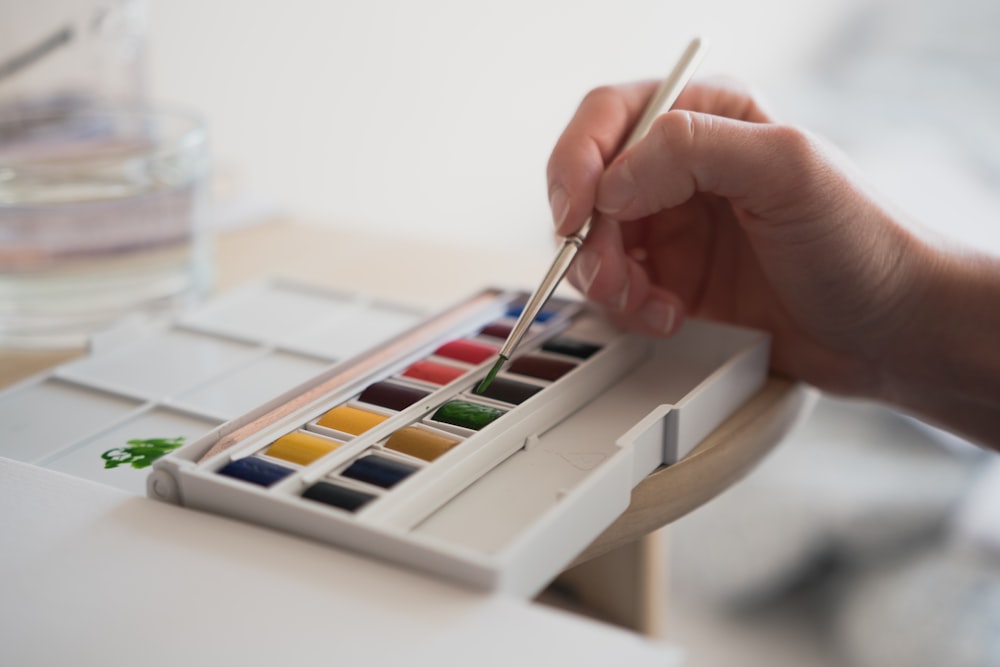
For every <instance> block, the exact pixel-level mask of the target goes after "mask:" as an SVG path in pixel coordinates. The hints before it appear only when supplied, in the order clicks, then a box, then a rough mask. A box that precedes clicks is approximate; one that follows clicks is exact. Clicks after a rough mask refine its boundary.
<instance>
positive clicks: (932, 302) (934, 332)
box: [878, 245, 1000, 445]
mask: <svg viewBox="0 0 1000 667" xmlns="http://www.w3.org/2000/svg"><path fill="white" fill-rule="evenodd" d="M917 261H918V263H919V266H920V267H921V268H920V270H919V271H917V272H915V277H914V282H913V284H912V285H911V286H910V287H909V289H908V295H907V299H908V301H909V304H908V306H907V308H908V309H910V310H911V311H912V313H911V316H910V317H905V318H902V321H903V322H904V323H905V326H904V327H902V328H900V329H898V330H897V331H895V332H894V335H893V340H892V341H887V343H886V344H885V348H884V360H885V363H884V365H883V378H882V379H883V382H882V385H881V388H882V392H881V395H880V396H879V397H878V398H880V399H882V400H884V401H885V402H887V403H890V404H893V405H896V406H897V407H900V408H902V409H904V410H906V411H909V412H913V413H916V414H917V415H919V416H922V417H924V418H926V419H928V421H931V422H936V423H938V424H940V425H942V426H944V427H946V428H949V429H951V430H954V431H958V432H962V433H964V434H965V435H967V436H969V437H972V438H973V439H978V440H980V441H986V442H992V443H993V444H994V445H995V444H996V442H997V438H998V436H997V435H996V434H997V433H1000V260H998V259H997V258H995V257H989V256H985V255H980V254H975V253H971V252H968V251H959V250H952V249H944V248H941V247H932V246H929V245H923V248H922V250H921V251H920V253H918V256H917ZM991 436H992V437H991Z"/></svg>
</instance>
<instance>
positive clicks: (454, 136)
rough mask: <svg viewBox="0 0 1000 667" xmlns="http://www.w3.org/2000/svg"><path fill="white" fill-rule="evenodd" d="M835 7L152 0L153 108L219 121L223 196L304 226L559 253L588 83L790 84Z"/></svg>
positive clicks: (840, 8) (837, 16) (764, 1)
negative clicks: (254, 201)
mask: <svg viewBox="0 0 1000 667" xmlns="http://www.w3.org/2000/svg"><path fill="white" fill-rule="evenodd" d="M853 4H854V3H853V1H852V2H847V3H845V2H837V1H836V0H814V1H812V2H800V1H797V0H758V1H757V2H753V3H748V2H741V1H739V0H707V1H703V2H698V3H689V2H688V3H682V2H676V1H673V2H664V1H657V0H618V1H615V2H592V1H590V2H583V1H580V2H573V1H570V0H553V1H547V2H542V1H539V0H507V1H506V2H503V3H481V2H479V3H477V2H468V1H461V0H423V1H421V2H407V1H405V0H386V1H382V2H370V1H365V0H346V1H339V2H318V1H311V0H280V1H279V0H256V1H254V2H244V1H240V0H213V1H210V2H206V1H204V0H152V2H151V12H150V19H151V21H150V27H151V32H150V42H149V46H150V51H149V58H150V77H151V78H150V81H151V84H152V92H153V94H154V96H155V97H156V98H158V99H161V100H165V101H169V102H171V103H177V104H181V105H184V106H188V107H193V108H195V109H199V110H200V111H202V112H203V113H204V114H205V115H206V116H207V118H208V120H209V121H210V123H211V129H212V135H213V138H214V145H215V152H216V156H217V161H218V167H219V176H220V179H221V181H222V184H223V186H224V190H225V192H226V193H228V194H233V193H236V194H238V195H239V194H252V195H253V196H255V197H266V198H271V199H272V200H273V201H276V202H278V203H280V204H281V205H282V206H283V207H286V208H287V210H288V211H289V212H290V214H291V215H292V216H294V217H296V218H299V219H305V220H310V221H316V222H320V223H323V224H335V225H350V226H359V227H363V228H365V229H368V230H371V231H374V232H376V233H386V234H391V235H397V236H418V237H429V238H434V239H440V240H448V241H455V242H458V243H474V244H495V243H502V244H506V245H512V246H519V247H520V246H523V245H524V244H543V243H547V242H548V239H549V226H548V207H547V202H546V187H545V177H544V172H545V163H546V160H547V157H548V153H549V150H550V149H551V147H552V145H553V143H554V141H555V140H556V138H557V136H558V134H559V132H560V131H561V129H562V127H563V126H564V124H565V123H566V121H567V120H568V118H569V116H570V114H571V113H572V112H573V110H574V109H575V107H576V105H577V103H578V102H579V100H580V98H581V97H582V96H583V94H584V93H585V92H586V91H587V90H589V89H590V88H592V87H594V86H596V85H599V84H602V83H607V82H616V81H623V80H629V79H633V78H646V77H660V76H663V74H664V73H665V72H666V71H667V70H668V68H669V67H670V65H671V63H672V60H673V59H674V58H675V57H676V56H677V55H678V54H679V53H680V51H681V49H682V48H683V46H684V44H685V43H686V40H687V39H689V38H690V37H691V36H693V35H695V34H701V35H703V36H705V37H707V38H708V39H709V40H710V41H711V42H712V43H713V49H712V51H711V52H710V54H709V57H708V59H707V60H706V62H705V64H704V65H703V67H702V70H701V73H703V74H707V73H728V74H733V75H736V76H739V77H740V78H743V79H746V80H748V81H750V82H753V83H754V84H757V85H759V86H760V87H763V88H768V87H775V88H777V87H778V86H781V85H782V84H784V83H785V82H787V81H788V80H790V79H791V78H793V77H794V76H795V75H796V72H797V71H798V69H799V67H800V66H801V65H802V64H803V63H804V62H807V61H808V60H809V59H810V57H811V55H812V53H813V51H814V48H815V47H816V45H817V44H818V43H820V42H822V40H823V39H824V35H826V34H827V33H828V31H829V29H830V28H831V26H833V25H836V24H837V22H838V21H840V20H841V17H842V16H844V15H845V12H846V11H847V9H849V8H850V6H852V5H853Z"/></svg>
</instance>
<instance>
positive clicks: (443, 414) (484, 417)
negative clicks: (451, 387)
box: [433, 401, 506, 431]
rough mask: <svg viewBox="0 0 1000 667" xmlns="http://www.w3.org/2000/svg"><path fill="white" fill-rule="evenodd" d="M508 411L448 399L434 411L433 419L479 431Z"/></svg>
mask: <svg viewBox="0 0 1000 667" xmlns="http://www.w3.org/2000/svg"><path fill="white" fill-rule="evenodd" d="M505 412H506V411H505V410H501V409H500V408H494V407H491V406H489V405H480V404H479V403H470V402H469V401H448V402H447V403H445V404H444V405H442V406H441V407H440V408H438V409H437V412H435V413H434V417H433V419H436V420H437V421H439V422H444V423H445V424H454V425H455V426H463V427H465V428H469V429H472V430H473V431H478V430H479V429H481V428H482V427H484V426H486V425H487V424H489V423H490V422H491V421H493V420H494V419H496V418H497V417H499V416H501V415H503V414H504V413H505Z"/></svg>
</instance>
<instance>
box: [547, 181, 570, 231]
mask: <svg viewBox="0 0 1000 667" xmlns="http://www.w3.org/2000/svg"><path fill="white" fill-rule="evenodd" d="M549 208H551V209H552V224H554V225H555V228H556V229H559V228H560V227H562V223H564V222H565V221H566V216H568V215H569V195H568V194H566V191H565V190H564V189H563V187H562V186H561V185H557V186H555V187H554V188H552V191H551V192H550V193H549Z"/></svg>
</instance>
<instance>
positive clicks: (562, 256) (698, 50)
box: [500, 38, 706, 359]
mask: <svg viewBox="0 0 1000 667" xmlns="http://www.w3.org/2000/svg"><path fill="white" fill-rule="evenodd" d="M705 49H706V46H705V43H704V42H703V41H702V40H701V39H699V38H695V39H693V40H691V43H690V44H688V46H687V48H686V49H684V53H682V54H681V57H680V58H679V59H678V60H677V64H676V65H674V67H673V69H672V70H670V74H668V75H667V77H666V78H665V79H664V80H663V83H661V84H660V85H659V87H658V88H657V89H656V92H654V93H653V96H652V97H650V98H649V102H647V103H646V108H645V109H643V112H642V115H641V116H640V117H639V120H637V121H636V123H635V125H634V126H633V127H632V131H631V132H630V133H629V136H628V139H626V140H625V142H624V143H623V144H622V145H621V148H619V149H618V151H617V153H616V154H615V155H616V156H617V155H618V154H620V153H621V152H622V151H624V150H625V149H627V148H629V147H630V146H632V145H633V144H635V143H637V142H638V141H639V140H640V139H642V138H643V137H644V136H646V133H647V132H649V128H650V127H652V125H653V121H654V120H656V118H657V117H658V116H659V115H660V114H661V113H662V112H663V111H664V110H665V109H669V108H670V107H672V106H673V105H674V102H676V101H677V97H678V96H679V95H680V94H681V91H682V90H684V86H686V85H687V82H688V81H690V80H691V77H692V76H693V75H694V72H695V70H696V69H697V68H698V64H699V63H700V62H701V59H702V57H703V56H704V53H705ZM595 218H596V215H595V214H592V215H591V216H590V217H589V218H587V221H586V222H584V223H583V226H582V227H580V229H579V231H577V232H576V233H575V234H572V235H570V236H567V237H566V238H565V239H563V243H562V246H561V247H560V248H559V252H557V253H556V256H555V259H553V260H552V265H551V266H550V267H549V270H548V272H547V273H546V274H545V277H544V278H543V279H542V282H541V283H540V284H539V286H538V289H536V290H535V291H534V293H533V294H532V295H531V298H530V299H529V300H528V303H527V304H525V306H524V309H523V310H522V311H521V315H520V316H519V317H518V318H517V322H515V323H514V327H513V328H512V329H511V331H510V334H509V335H508V336H507V340H506V341H505V342H504V344H503V347H502V348H500V356H501V358H502V359H510V356H511V355H512V354H513V353H514V349H515V348H516V347H517V346H518V344H519V343H520V342H521V339H522V338H524V335H525V334H526V333H527V332H528V328H529V327H530V326H531V323H532V322H534V321H535V318H536V317H537V316H538V313H540V312H541V311H542V308H544V307H545V303H546V302H547V301H548V300H549V297H550V296H552V293H553V292H554V291H555V290H556V287H558V286H559V283H560V282H562V279H563V278H564V277H565V276H566V272H567V271H569V267H570V265H571V264H572V263H573V258H574V257H576V254H577V252H579V250H580V246H582V245H583V242H584V241H585V240H586V239H587V235H588V234H590V228H591V227H592V226H593V224H594V221H595Z"/></svg>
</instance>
